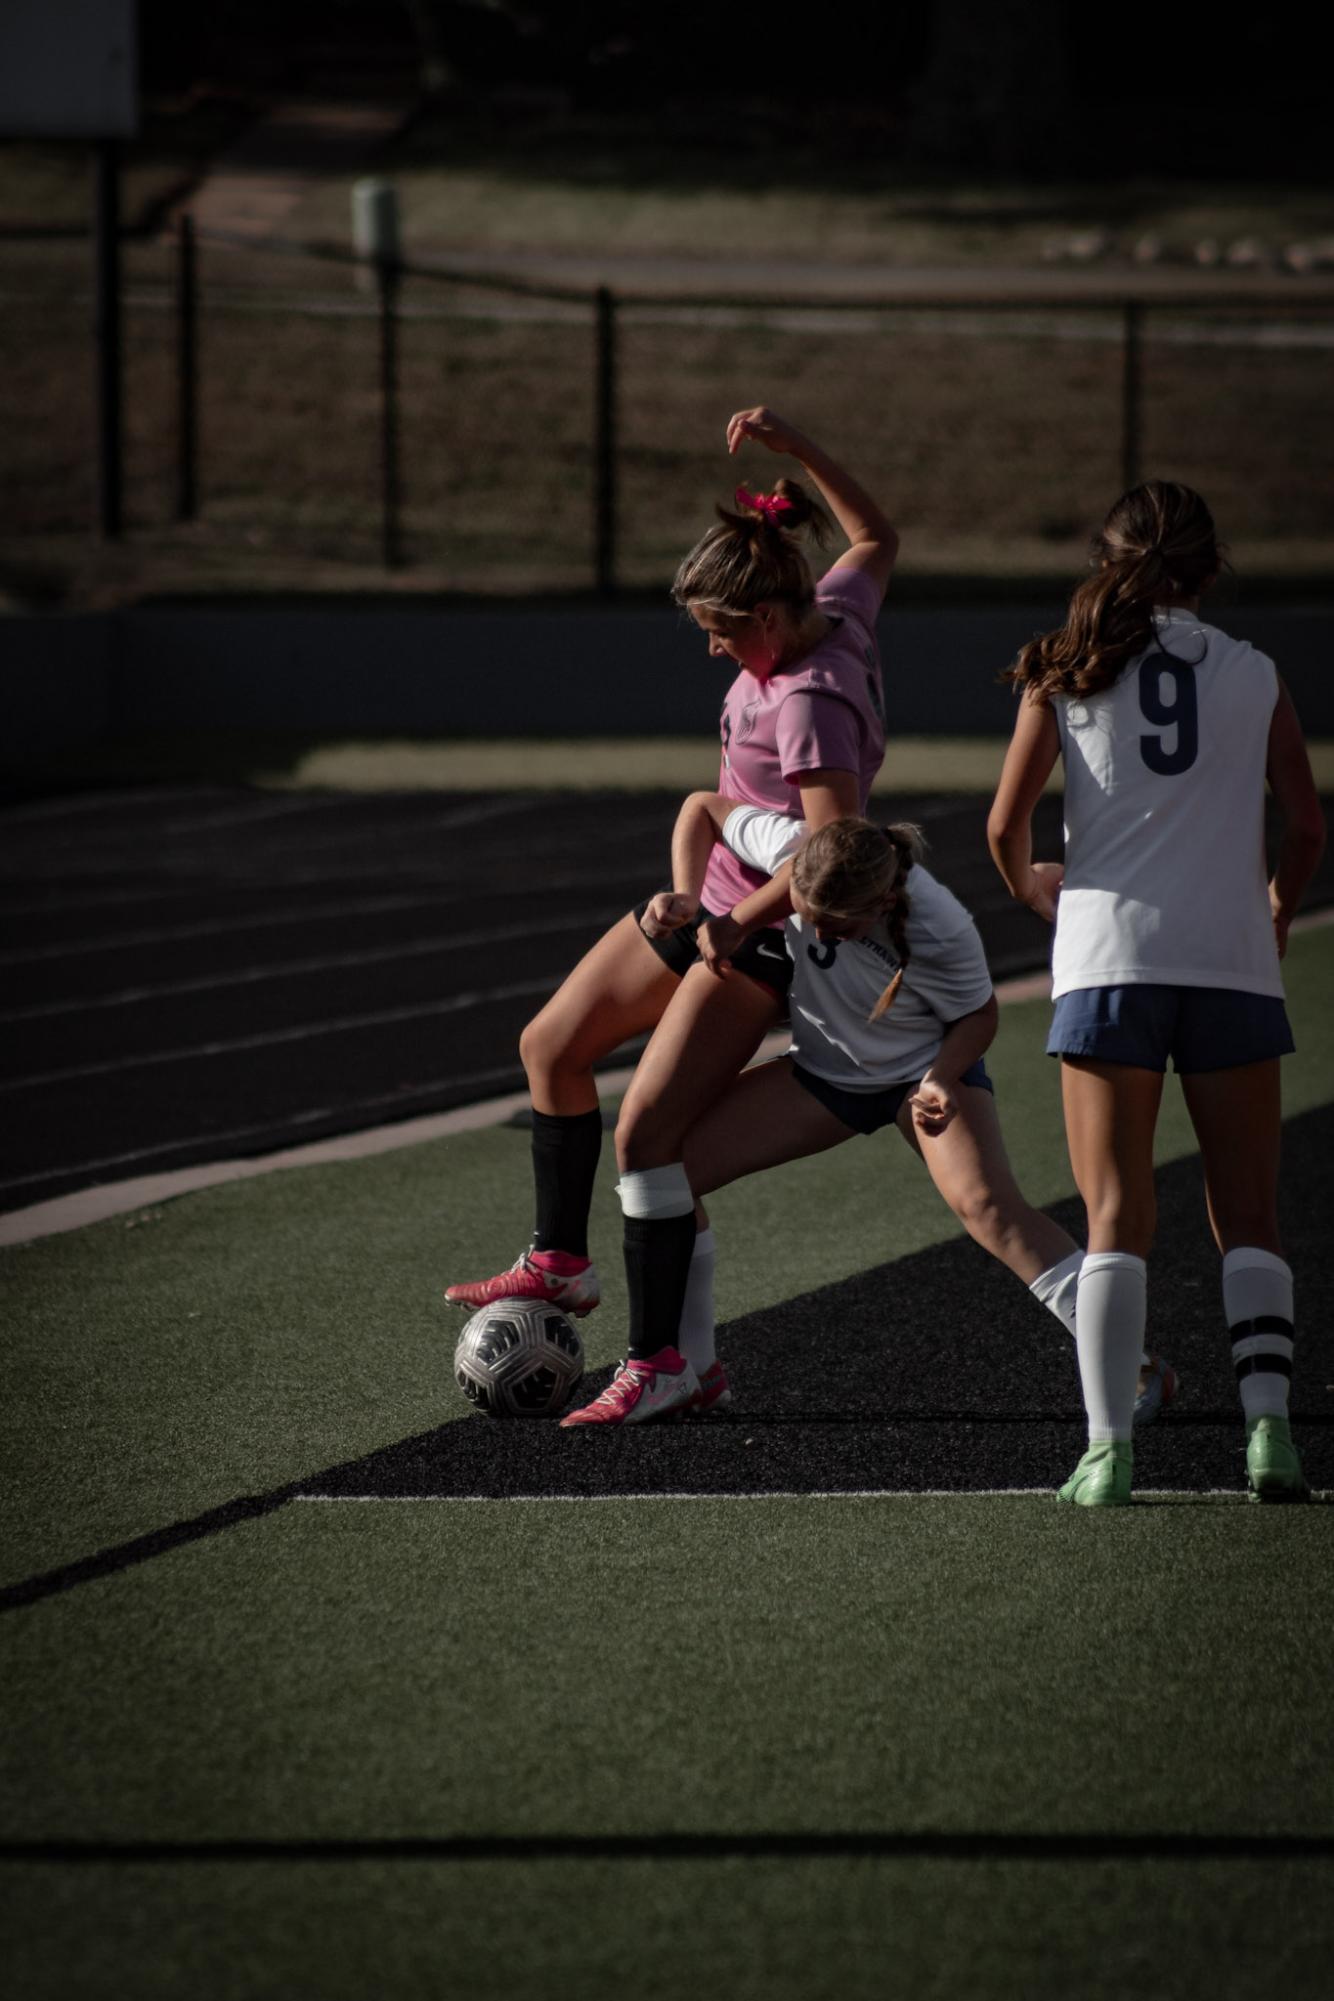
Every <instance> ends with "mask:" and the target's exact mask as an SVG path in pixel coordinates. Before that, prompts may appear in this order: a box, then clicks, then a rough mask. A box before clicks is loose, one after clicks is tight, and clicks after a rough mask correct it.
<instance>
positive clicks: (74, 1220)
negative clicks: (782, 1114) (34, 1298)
mask: <svg viewBox="0 0 1334 2001" xmlns="http://www.w3.org/2000/svg"><path fill="white" fill-rule="evenodd" d="M1329 924H1334V905H1332V906H1331V907H1330V908H1329V909H1326V910H1316V911H1312V912H1311V913H1310V915H1309V916H1306V917H1299V918H1298V920H1297V922H1296V923H1295V924H1294V925H1293V927H1292V928H1293V930H1294V931H1314V930H1317V929H1319V928H1321V927H1323V926H1325V925H1329ZM1050 992H1051V978H1050V976H1049V975H1048V974H1046V973H1031V974H1028V975H1026V976H1025V977H1024V978H1021V979H1014V980H1002V981H1001V983H1000V985H999V986H998V987H997V988H996V998H997V1000H998V1001H1000V1002H1001V1003H1002V1004H1005V1003H1008V1002H1010V1001H1030V1000H1041V999H1043V998H1044V997H1045V996H1047V995H1049V994H1050ZM788 1040H789V1038H788V1035H787V1032H786V1030H782V1031H780V1032H778V1033H777V1034H774V1035H771V1036H769V1037H768V1038H767V1039H766V1040H765V1041H764V1042H763V1043H762V1044H761V1045H760V1048H759V1050H758V1052H757V1054H756V1057H755V1061H756V1062H764V1061H767V1060H768V1059H769V1058H770V1057H772V1056H778V1055H781V1054H782V1052H783V1051H784V1049H786V1048H787V1046H788ZM633 1075H634V1065H633V1064H631V1065H630V1066H629V1067H628V1068H626V1069H621V1070H607V1071H601V1072H599V1075H598V1084H599V1087H600V1088H601V1089H602V1090H604V1091H606V1092H609V1093H610V1094H611V1095H613V1096H614V1095H615V1094H616V1093H617V1092H618V1091H624V1090H625V1089H626V1087H627V1086H628V1084H629V1082H630V1079H631V1077H632V1076H633ZM527 1104H528V1093H527V1092H526V1091H516V1092H511V1093H510V1094H509V1095H508V1096H506V1097H503V1098H489V1099H487V1100H486V1101H485V1102H483V1103H481V1104H477V1105H462V1106H460V1107H458V1109H457V1110H455V1111H452V1112H432V1113H428V1114H426V1115H425V1116H423V1117H421V1118H416V1119H404V1120H401V1121H400V1122H399V1123H397V1124H395V1125H388V1126H375V1127H373V1128H371V1129H370V1130H368V1131H365V1132H354V1133H342V1134H338V1135H336V1136H335V1137H334V1138H332V1139H323V1140H315V1141H312V1142H311V1143H310V1144H308V1145H306V1146H293V1147H285V1148H283V1149H281V1150H280V1151H279V1152H277V1153H267V1154H261V1155H258V1156H257V1157H256V1158H254V1159H249V1160H218V1161H209V1162H207V1163H205V1164H203V1165H201V1166H198V1167H181V1168H173V1169H170V1170H168V1171H167V1172H165V1173H161V1174H147V1175H140V1176H137V1177H135V1178H134V1179H132V1180H128V1181H114V1182H108V1183H106V1184H105V1185H104V1186H102V1187H99V1188H81V1189H79V1190H78V1191H77V1192H76V1193H74V1194H72V1195H59V1196H56V1197H55V1198H54V1199H53V1200H51V1201H47V1202H34V1203H32V1204H31V1205H30V1206H29V1207H27V1208H25V1209H13V1210H11V1211H10V1212H9V1214H8V1215H3V1216H0V1246H3V1245H6V1244H28V1243H34V1242H36V1241H37V1240H38V1239H39V1238H41V1237H54V1236H60V1235H63V1234H64V1232H66V1231H68V1230H81V1229H83V1227H84V1226H85V1224H88V1223H101V1222H105V1221H106V1220H107V1218H108V1217H110V1216H124V1215H128V1214H129V1213H130V1212H131V1211H132V1210H135V1209H149V1208H152V1206H153V1205H154V1204H155V1203H157V1202H170V1201H173V1200H174V1199H175V1198H176V1196H178V1195H191V1194H194V1193H195V1192H196V1191H197V1190H199V1189H201V1188H217V1187H220V1186H221V1185H222V1184H224V1183H226V1182H230V1181H251V1180H253V1179H254V1178H255V1177H256V1176H258V1175H261V1174H273V1173H276V1172H277V1171H278V1170H279V1169H283V1168H288V1167H324V1166H328V1165H329V1164H330V1163H332V1162H336V1161H344V1160H366V1159H369V1158H371V1157H372V1156H374V1155H376V1154H381V1153H393V1152H395V1151H396V1150H397V1149H398V1148H399V1147H404V1146H421V1145H423V1144H424V1143H425V1142H427V1141H429V1140H436V1139H447V1138H448V1137H449V1136H450V1135H451V1134H452V1133H460V1132H476V1131H478V1130H480V1129H481V1128H483V1127H486V1126H498V1125H503V1124H504V1123H505V1121H506V1119H511V1118H513V1117H514V1114H515V1113H516V1112H518V1111H522V1110H523V1109H524V1108H525V1107H526V1106H527Z"/></svg>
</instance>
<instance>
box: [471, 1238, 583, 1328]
mask: <svg viewBox="0 0 1334 2001" xmlns="http://www.w3.org/2000/svg"><path fill="white" fill-rule="evenodd" d="M548 1257H551V1258H555V1259H559V1261H560V1264H561V1266H562V1267H564V1266H572V1267H573V1269H572V1270H564V1269H562V1270H553V1269H552V1268H551V1266H550V1265H548V1264H547V1263H546V1262H544V1260H545V1259H547V1258H548ZM445 1298H446V1300H447V1301H448V1303H449V1305H451V1306H466V1307H467V1308H468V1309H469V1311H470V1312H474V1313H475V1312H476V1310H477V1308H478V1307H479V1306H489V1305H490V1304H491V1302H492V1300H493V1299H542V1300H545V1301H546V1302H547V1303H548V1304H549V1305H551V1306H559V1307H560V1309H561V1311H562V1313H569V1314H572V1315H573V1316H574V1318H575V1319H576V1320H582V1319H583V1317H584V1315H585V1314H586V1313H591V1312H592V1311H593V1308H594V1307H595V1306H596V1305H597V1304H598V1301H599V1300H600V1299H601V1298H602V1292H601V1288H600V1287H599V1285H598V1275H597V1271H596V1268H595V1267H594V1266H593V1265H591V1264H590V1263H589V1262H588V1260H587V1258H585V1259H584V1260H583V1261H582V1263H581V1262H580V1261H579V1260H578V1259H576V1258H571V1257H567V1256H566V1255H565V1253H564V1252H563V1251H552V1252H547V1251H521V1252H520V1253H519V1255H518V1257H517V1258H516V1259H515V1260H514V1263H513V1264H512V1265H511V1266H510V1268H509V1270H508V1271H502V1272H500V1273H499V1274H498V1275H497V1276H496V1277H495V1278H479V1279H478V1280H477V1281H476V1282H475V1283H474V1284H472V1285H450V1286H446V1288H445Z"/></svg>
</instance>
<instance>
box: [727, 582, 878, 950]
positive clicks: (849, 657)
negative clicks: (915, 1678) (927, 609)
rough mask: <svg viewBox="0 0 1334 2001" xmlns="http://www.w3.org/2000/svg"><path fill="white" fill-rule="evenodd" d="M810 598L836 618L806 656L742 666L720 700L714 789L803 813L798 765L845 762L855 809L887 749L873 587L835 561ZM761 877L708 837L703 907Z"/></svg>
mask: <svg viewBox="0 0 1334 2001" xmlns="http://www.w3.org/2000/svg"><path fill="white" fill-rule="evenodd" d="M815 602H816V605H817V606H818V608H819V609H820V610H821V611H823V612H827V613H828V615H829V617H830V618H832V619H834V620H835V621H836V623H835V624H834V626H833V629H832V630H831V631H830V632H828V633H827V634H826V635H825V637H824V638H823V639H822V640H821V641H820V643H819V645H818V646H816V647H815V648H814V649H813V650H812V651H811V652H810V653H808V654H807V655H806V657H805V659H803V660H799V661H797V663H796V664H795V666H793V667H791V668H789V669H787V670H786V671H785V672H782V673H778V674H771V675H769V676H768V678H767V679H766V680H763V681H760V680H757V679H756V678H755V676H754V675H753V674H752V673H750V672H749V670H748V669H746V668H744V667H743V668H742V670H741V672H740V673H739V674H738V675H737V677H736V679H735V681H733V683H732V685H731V687H730V688H729V689H728V691H727V694H726V697H725V698H724V701H723V713H722V725H721V727H722V741H723V759H722V769H721V771H720V772H719V775H718V790H719V791H720V792H722V793H725V794H726V795H727V797H728V798H729V799H738V800H740V801H741V802H742V803H743V804H744V805H747V806H765V807H767V808H768V809H769V810H770V811H771V812H775V813H788V814H791V815H792V816H793V818H795V819H798V820H799V819H800V818H801V791H800V788H799V785H798V780H799V779H800V777H801V775H802V773H803V772H807V771H821V770H826V771H852V772H855V773H856V776H857V800H858V804H859V806H860V808H861V810H862V812H865V811H866V801H867V797H868V795H869V793H870V790H871V786H872V784H873V783H874V781H875V775H876V773H877V771H879V769H880V766H881V763H882V761H883V759H884V755H885V696H884V688H883V685H882V682H881V678H880V650H879V647H878V646H877V644H876V636H875V621H876V614H877V613H878V612H879V610H880V591H879V589H878V588H877V586H876V585H875V584H874V583H873V582H872V581H871V579H870V578H869V577H868V576H867V575H866V573H865V571H864V570H854V569H844V570H839V569H834V570H830V571H829V572H828V574H827V575H825V576H823V577H822V578H821V579H820V581H819V583H818V584H817V585H816V587H815ZM767 880H768V877H767V876H764V875H761V874H759V873H758V872H757V871H756V870H754V869H752V868H748V867H747V865H746V864H745V863H744V862H741V861H738V860H737V858H736V856H735V855H734V854H732V853H731V852H730V850H729V849H727V848H725V847H724V846H723V844H722V842H721V841H719V842H716V843H715V845H714V849H713V853H712V855H711V856H710V858H709V867H708V873H707V874H706V876H705V878H704V896H703V903H704V908H705V909H706V910H711V911H714V912H715V913H717V914H719V915H721V914H722V913H723V912H724V911H728V910H730V909H731V908H732V906H733V904H735V903H740V902H741V900H742V898H743V897H747V896H749V895H750V893H751V891H752V890H755V889H759V888H760V886H761V885H762V884H763V883H765V882H767Z"/></svg>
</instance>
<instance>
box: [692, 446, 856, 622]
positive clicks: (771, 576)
mask: <svg viewBox="0 0 1334 2001" xmlns="http://www.w3.org/2000/svg"><path fill="white" fill-rule="evenodd" d="M739 493H740V489H738V494H739ZM763 497H764V498H777V499H780V500H785V501H787V503H788V505H787V507H786V509H785V510H784V511H783V513H782V514H781V516H780V519H781V522H782V526H781V527H780V526H779V523H778V521H776V520H774V519H773V518H772V517H771V516H770V515H769V514H767V513H765V512H764V511H763V510H757V509H752V508H749V507H747V506H745V504H744V503H743V502H742V501H741V500H740V498H737V499H736V501H735V503H734V505H733V506H731V507H724V506H722V505H719V506H718V508H717V509H716V512H717V515H718V520H717V522H716V524H715V525H714V526H713V527H712V528H710V529H709V530H708V532H707V534H705V535H702V536H701V537H700V539H699V541H698V542H696V544H695V546H694V548H693V549H692V550H691V551H690V554H689V555H688V556H687V557H686V558H685V559H684V561H683V562H682V563H681V565H680V567H679V568H678V570H677V572H676V576H675V577H674V579H673V580H672V596H673V598H674V599H675V601H676V603H677V604H679V605H685V606H690V605H697V606H698V607H699V608H700V610H702V611H711V612H717V613H720V614H721V615H722V616H724V617H727V616H729V615H730V616H733V617H736V616H746V615H748V614H749V613H751V612H753V611H754V610H755V607H756V606H757V605H761V604H765V603H770V602H772V603H777V604H785V605H788V606H790V607H791V609H792V611H793V612H794V613H795V614H797V615H798V616H800V615H801V614H802V613H803V612H806V611H808V610H809V609H810V607H811V605H812V603H813V602H814V599H815V579H814V577H813V576H812V574H811V567H810V564H809V563H808V562H807V561H806V557H805V555H804V553H803V551H802V547H801V543H800V541H799V540H798V537H799V535H800V534H801V532H802V530H803V529H806V530H809V532H810V536H811V540H812V541H813V542H815V543H817V544H819V545H820V546H821V547H823V545H824V544H825V543H826V542H827V541H828V539H829V535H830V532H831V528H832V525H833V524H832V523H831V521H830V519H829V516H828V515H827V514H826V513H825V510H824V508H823V507H821V505H820V503H819V501H818V500H816V499H814V497H813V496H812V495H811V494H809V493H808V492H807V491H806V489H805V487H804V486H803V485H802V484H801V482H800V481H799V480H795V479H780V480H779V482H778V484H777V486H775V488H774V490H773V495H766V496H763Z"/></svg>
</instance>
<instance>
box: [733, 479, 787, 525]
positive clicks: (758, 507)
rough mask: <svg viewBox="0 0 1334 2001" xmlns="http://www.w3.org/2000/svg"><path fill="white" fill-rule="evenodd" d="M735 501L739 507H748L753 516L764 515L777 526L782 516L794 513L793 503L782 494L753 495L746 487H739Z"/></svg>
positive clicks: (734, 496) (734, 497)
mask: <svg viewBox="0 0 1334 2001" xmlns="http://www.w3.org/2000/svg"><path fill="white" fill-rule="evenodd" d="M733 499H734V500H735V501H736V504H737V506H738V507H748V508H749V509H750V511H751V513H752V514H762V515H763V516H764V517H765V519H766V520H767V521H772V522H773V523H774V525H775V526H777V523H778V517H779V515H780V514H790V513H791V512H792V502H791V501H790V500H788V499H786V498H785V497H784V495H783V494H781V493H751V492H749V491H748V489H747V488H746V487H744V486H739V487H738V488H737V490H736V492H735V494H734V495H733Z"/></svg>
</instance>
